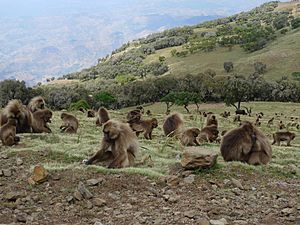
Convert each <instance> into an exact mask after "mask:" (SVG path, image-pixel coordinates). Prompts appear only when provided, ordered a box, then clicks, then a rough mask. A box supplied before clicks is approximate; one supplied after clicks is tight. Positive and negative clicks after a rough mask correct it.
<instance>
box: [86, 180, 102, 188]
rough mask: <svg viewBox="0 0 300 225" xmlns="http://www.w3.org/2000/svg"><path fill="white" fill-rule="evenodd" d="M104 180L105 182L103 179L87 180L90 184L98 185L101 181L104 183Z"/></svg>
mask: <svg viewBox="0 0 300 225" xmlns="http://www.w3.org/2000/svg"><path fill="white" fill-rule="evenodd" d="M102 182H103V179H90V180H87V181H86V183H87V185H88V186H96V185H98V184H99V183H102Z"/></svg>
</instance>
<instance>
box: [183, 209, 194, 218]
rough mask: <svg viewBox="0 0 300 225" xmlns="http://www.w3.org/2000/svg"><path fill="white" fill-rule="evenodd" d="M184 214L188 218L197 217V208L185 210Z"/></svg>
mask: <svg viewBox="0 0 300 225" xmlns="http://www.w3.org/2000/svg"><path fill="white" fill-rule="evenodd" d="M183 215H184V216H185V217H187V218H190V219H192V218H194V217H195V215H196V211H195V210H189V211H185V212H184V213H183Z"/></svg>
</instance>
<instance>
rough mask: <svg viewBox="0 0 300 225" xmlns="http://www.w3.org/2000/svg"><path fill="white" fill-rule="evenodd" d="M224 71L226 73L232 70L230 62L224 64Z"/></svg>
mask: <svg viewBox="0 0 300 225" xmlns="http://www.w3.org/2000/svg"><path fill="white" fill-rule="evenodd" d="M224 69H225V71H226V72H227V73H229V72H231V71H232V70H233V63H232V62H224Z"/></svg>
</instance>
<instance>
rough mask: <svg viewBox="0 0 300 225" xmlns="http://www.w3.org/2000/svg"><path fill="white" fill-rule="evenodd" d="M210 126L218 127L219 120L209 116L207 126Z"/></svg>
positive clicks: (211, 115)
mask: <svg viewBox="0 0 300 225" xmlns="http://www.w3.org/2000/svg"><path fill="white" fill-rule="evenodd" d="M210 125H216V126H218V120H217V118H216V116H215V115H213V114H208V115H207V120H206V126H210Z"/></svg>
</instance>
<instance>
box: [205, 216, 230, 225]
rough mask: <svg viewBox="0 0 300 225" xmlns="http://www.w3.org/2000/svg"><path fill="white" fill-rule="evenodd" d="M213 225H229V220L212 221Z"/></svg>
mask: <svg viewBox="0 0 300 225" xmlns="http://www.w3.org/2000/svg"><path fill="white" fill-rule="evenodd" d="M209 222H210V224H211V225H226V224H228V222H227V220H226V219H224V218H222V219H220V220H210V221H209Z"/></svg>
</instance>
